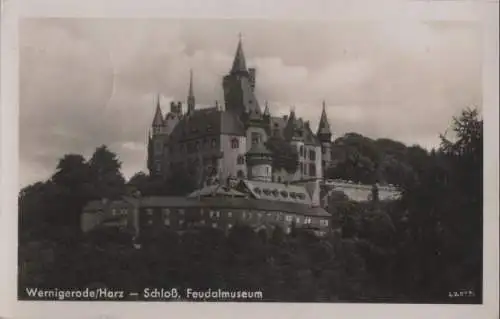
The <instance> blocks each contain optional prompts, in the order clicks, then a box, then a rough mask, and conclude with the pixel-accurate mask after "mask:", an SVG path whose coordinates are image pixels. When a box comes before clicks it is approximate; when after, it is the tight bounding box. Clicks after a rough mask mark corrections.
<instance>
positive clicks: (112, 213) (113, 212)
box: [111, 208, 116, 216]
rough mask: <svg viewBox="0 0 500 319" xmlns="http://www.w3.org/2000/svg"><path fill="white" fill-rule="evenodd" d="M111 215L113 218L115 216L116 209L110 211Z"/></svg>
mask: <svg viewBox="0 0 500 319" xmlns="http://www.w3.org/2000/svg"><path fill="white" fill-rule="evenodd" d="M111 215H113V216H115V215H116V209H114V208H113V209H112V210H111Z"/></svg>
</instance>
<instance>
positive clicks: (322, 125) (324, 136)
mask: <svg viewBox="0 0 500 319" xmlns="http://www.w3.org/2000/svg"><path fill="white" fill-rule="evenodd" d="M316 135H317V137H318V139H319V141H320V143H321V157H322V165H321V166H322V168H323V170H325V169H326V168H328V167H329V166H330V164H331V162H332V152H331V151H332V131H331V129H330V124H329V123H328V116H327V115H326V103H325V101H323V110H322V111H321V117H320V119H319V125H318V132H317V133H316Z"/></svg>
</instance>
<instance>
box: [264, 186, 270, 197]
mask: <svg viewBox="0 0 500 319" xmlns="http://www.w3.org/2000/svg"><path fill="white" fill-rule="evenodd" d="M263 192H264V195H268V196H269V195H271V190H270V189H268V188H264V190H263Z"/></svg>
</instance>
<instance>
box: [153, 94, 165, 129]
mask: <svg viewBox="0 0 500 319" xmlns="http://www.w3.org/2000/svg"><path fill="white" fill-rule="evenodd" d="M162 125H163V115H162V114H161V107H160V94H157V95H156V111H155V117H154V118H153V126H156V127H158V126H162Z"/></svg>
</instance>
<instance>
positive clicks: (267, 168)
mask: <svg viewBox="0 0 500 319" xmlns="http://www.w3.org/2000/svg"><path fill="white" fill-rule="evenodd" d="M266 175H271V168H270V167H269V166H267V167H266Z"/></svg>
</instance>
